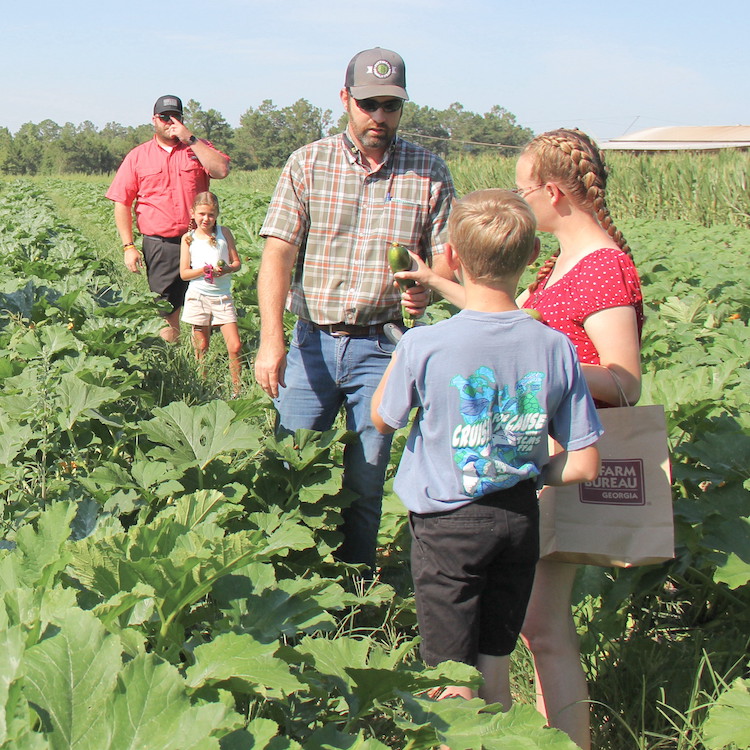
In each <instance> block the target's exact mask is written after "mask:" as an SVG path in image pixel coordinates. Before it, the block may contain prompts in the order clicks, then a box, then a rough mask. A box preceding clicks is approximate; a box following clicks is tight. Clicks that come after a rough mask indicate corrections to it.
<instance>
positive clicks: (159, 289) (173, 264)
mask: <svg viewBox="0 0 750 750" xmlns="http://www.w3.org/2000/svg"><path fill="white" fill-rule="evenodd" d="M181 240H182V237H156V236H152V235H144V236H143V259H144V260H145V261H146V275H147V276H148V286H149V289H150V290H151V291H152V292H154V293H155V294H157V295H158V296H159V297H160V298H161V299H163V300H166V301H167V302H169V304H170V305H172V312H174V311H175V310H176V309H178V308H180V307H182V303H183V302H184V301H185V292H186V291H187V287H188V282H187V281H183V280H182V279H181V278H180V242H181Z"/></svg>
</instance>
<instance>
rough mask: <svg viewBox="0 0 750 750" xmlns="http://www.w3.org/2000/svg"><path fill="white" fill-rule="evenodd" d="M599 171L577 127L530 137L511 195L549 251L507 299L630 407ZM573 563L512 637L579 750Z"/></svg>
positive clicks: (623, 296) (623, 284)
mask: <svg viewBox="0 0 750 750" xmlns="http://www.w3.org/2000/svg"><path fill="white" fill-rule="evenodd" d="M606 182H607V171H606V167H605V165H604V160H603V158H602V155H601V153H600V152H599V149H598V148H597V146H596V145H595V144H594V142H593V141H592V140H591V138H589V136H587V135H586V134H585V133H582V132H581V131H579V130H562V129H561V130H553V131H550V132H548V133H543V134H541V135H539V136H537V137H535V138H534V139H533V140H532V141H531V142H530V143H529V144H528V145H527V146H526V147H525V148H524V150H523V152H522V153H521V156H520V158H519V160H518V163H517V165H516V184H517V187H516V189H515V190H514V191H513V192H515V193H517V194H518V195H520V196H522V197H523V198H524V199H525V200H526V201H527V203H528V204H529V205H530V206H531V208H532V210H533V211H534V215H535V216H536V220H537V228H538V229H539V230H540V231H543V232H550V233H552V234H553V235H554V236H555V237H556V238H557V240H558V242H559V243H560V247H559V249H558V251H557V252H556V253H555V254H554V255H553V256H552V258H550V259H549V260H547V261H546V262H545V263H544V264H543V265H542V267H541V269H540V270H539V272H538V274H537V278H536V280H535V281H534V283H533V284H531V286H530V287H529V289H527V290H526V291H524V292H523V293H522V294H521V295H520V296H519V297H518V299H517V300H516V302H517V304H518V306H519V307H523V308H526V309H532V308H533V309H534V310H536V311H537V313H539V315H540V316H541V319H542V320H543V322H544V323H546V324H547V325H549V326H550V327H551V328H555V329H557V330H559V331H561V332H562V333H564V334H566V335H567V336H568V337H569V338H570V340H571V341H572V342H573V344H574V346H575V347H576V351H577V352H578V358H579V360H580V362H581V366H582V369H583V374H584V377H585V378H586V382H587V384H588V386H589V390H590V391H591V395H592V396H593V397H594V400H595V401H596V403H597V406H599V407H605V406H617V405H619V404H620V402H621V394H620V391H619V389H618V386H617V382H616V381H615V378H617V379H618V380H619V382H620V384H621V387H622V389H623V393H624V395H625V398H626V399H627V401H628V403H629V404H635V403H636V401H638V398H639V397H640V393H641V360H640V339H641V328H642V325H643V300H642V296H641V289H640V280H639V278H638V272H637V271H636V269H635V266H634V265H633V261H632V260H631V258H630V254H629V253H630V250H629V248H628V246H627V243H626V242H625V239H624V238H623V236H622V233H621V232H620V231H619V230H618V229H617V227H616V226H615V225H614V222H613V221H612V217H611V216H610V213H609V209H608V208H607V204H606V200H605V188H606ZM413 257H414V258H415V261H416V263H417V269H416V270H415V271H402V272H400V273H398V274H396V275H397V277H398V278H404V279H407V278H411V279H414V280H415V281H418V282H419V283H420V284H422V285H423V286H425V287H430V288H431V289H434V290H435V291H437V292H438V293H440V294H441V295H442V296H443V297H445V298H446V299H447V300H448V301H449V302H451V303H453V304H454V305H457V306H458V307H464V304H465V296H464V290H463V287H462V286H461V285H460V284H457V283H455V282H453V281H450V280H447V279H444V278H442V277H439V276H438V275H437V274H436V273H434V272H433V271H431V270H430V268H429V267H428V266H426V265H425V264H424V263H423V262H422V261H421V260H420V259H418V258H416V257H415V256H413ZM577 569H578V566H577V565H571V564H567V563H560V562H552V561H549V560H540V561H539V562H538V564H537V567H536V574H535V577H534V587H533V590H532V593H531V600H530V602H529V606H528V609H527V611H526V620H525V622H524V625H523V629H522V632H521V635H522V637H523V638H524V640H525V642H526V643H527V644H528V646H529V649H530V650H531V652H532V654H533V656H534V664H535V667H536V673H537V695H538V707H539V709H540V711H541V712H542V713H543V714H544V715H545V716H546V717H547V721H548V722H549V724H550V726H553V727H556V728H558V729H561V730H563V731H564V732H566V733H567V734H568V735H569V736H570V737H571V739H572V740H573V741H574V742H575V743H576V744H578V745H579V746H580V747H581V748H583V749H584V750H588V749H589V748H590V746H591V740H590V736H589V735H590V732H589V704H588V690H587V688H586V678H585V675H584V672H583V668H582V667H581V656H580V651H579V645H578V635H577V633H576V628H575V624H574V621H573V615H572V612H571V596H572V592H573V583H574V580H575V576H576V571H577Z"/></svg>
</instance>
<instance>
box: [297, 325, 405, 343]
mask: <svg viewBox="0 0 750 750" xmlns="http://www.w3.org/2000/svg"><path fill="white" fill-rule="evenodd" d="M306 322H308V323H309V324H310V325H311V326H313V328H317V329H318V330H319V331H323V333H327V334H328V335H329V336H348V337H349V338H352V339H366V338H369V337H370V336H378V335H380V334H381V333H383V326H384V325H385V324H386V323H395V324H396V325H402V322H401V321H400V320H387V321H386V322H385V323H374V324H373V325H369V326H357V325H352V324H350V323H324V324H322V325H321V324H318V323H313V322H312V321H311V320H308V321H306Z"/></svg>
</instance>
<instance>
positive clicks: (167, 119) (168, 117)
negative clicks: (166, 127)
mask: <svg viewBox="0 0 750 750" xmlns="http://www.w3.org/2000/svg"><path fill="white" fill-rule="evenodd" d="M156 116H157V117H158V118H159V119H160V120H161V121H162V122H172V118H173V117H174V119H175V120H182V115H178V114H174V115H168V114H163V115H156Z"/></svg>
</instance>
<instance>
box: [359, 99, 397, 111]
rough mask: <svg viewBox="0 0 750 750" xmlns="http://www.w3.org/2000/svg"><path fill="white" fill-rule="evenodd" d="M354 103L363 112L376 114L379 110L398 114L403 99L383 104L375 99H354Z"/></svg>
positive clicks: (389, 100)
mask: <svg viewBox="0 0 750 750" xmlns="http://www.w3.org/2000/svg"><path fill="white" fill-rule="evenodd" d="M354 101H355V102H357V106H358V107H359V108H360V109H361V110H362V111H363V112H377V111H378V110H379V109H382V110H383V112H398V111H399V110H400V109H401V108H402V107H403V106H404V100H403V99H388V100H387V101H384V102H379V101H378V100H377V99H355V100H354Z"/></svg>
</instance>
